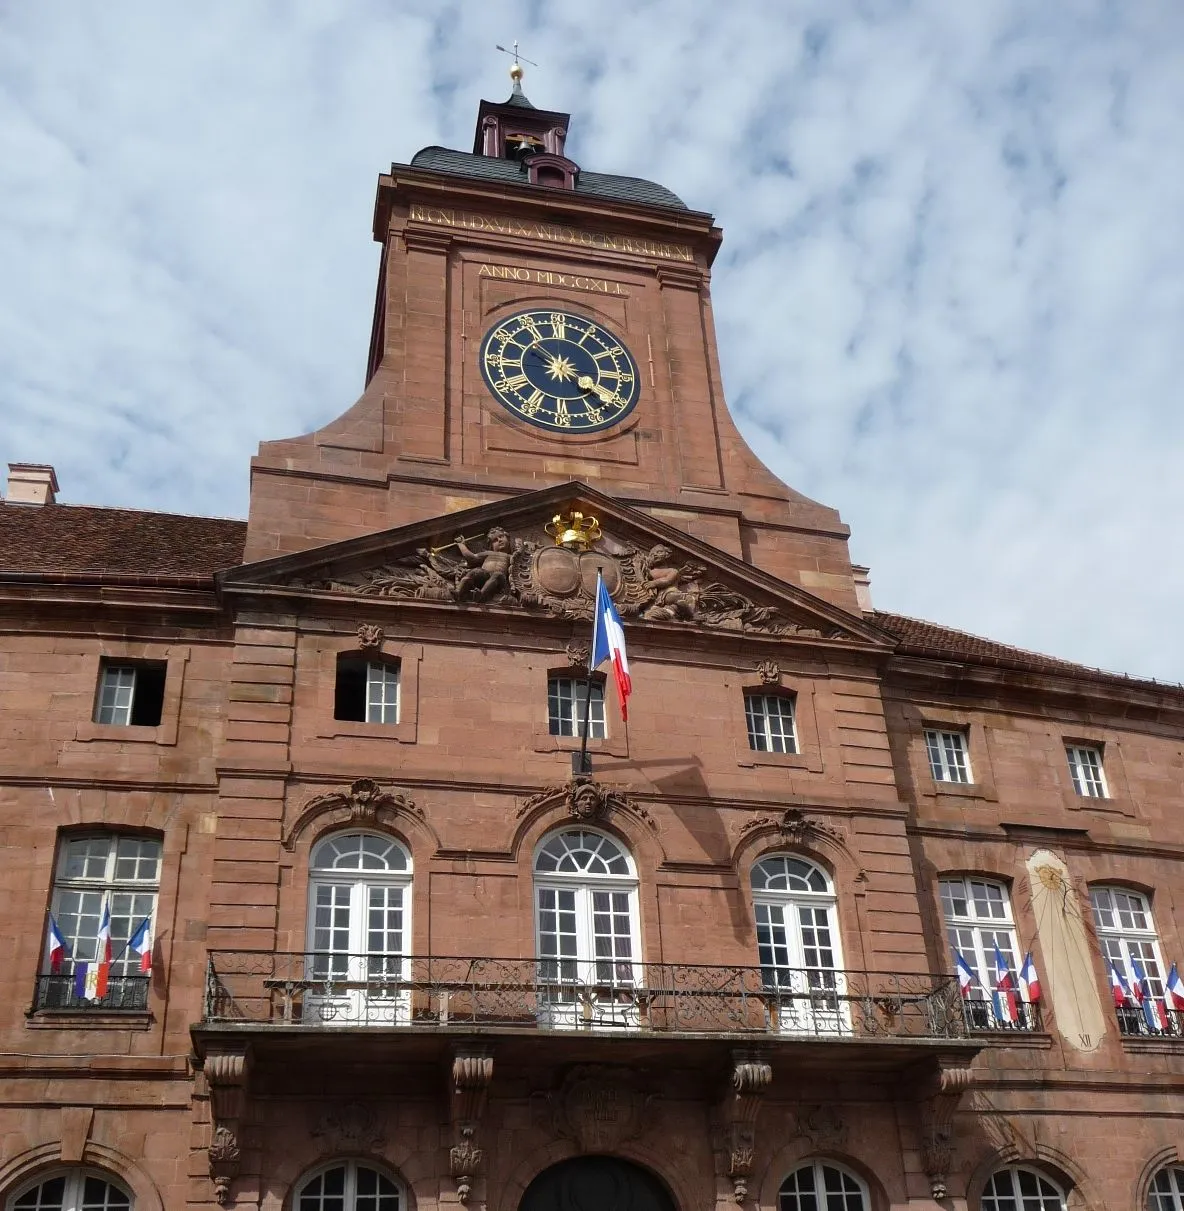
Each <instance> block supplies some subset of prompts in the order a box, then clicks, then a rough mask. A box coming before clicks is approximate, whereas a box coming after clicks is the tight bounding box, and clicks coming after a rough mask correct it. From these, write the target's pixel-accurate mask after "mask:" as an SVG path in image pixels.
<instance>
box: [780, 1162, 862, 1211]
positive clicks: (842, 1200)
mask: <svg viewBox="0 0 1184 1211" xmlns="http://www.w3.org/2000/svg"><path fill="white" fill-rule="evenodd" d="M870 1205H871V1200H870V1199H869V1198H868V1196H867V1188H866V1187H865V1186H864V1184H863V1182H861V1181H860V1180H859V1178H857V1177H856V1176H855V1174H853V1173H851V1172H850V1171H849V1170H847V1169H841V1168H840V1167H839V1166H838V1165H835V1164H832V1163H831V1162H829V1161H811V1162H810V1163H809V1164H806V1165H803V1166H802V1167H801V1168H800V1169H795V1170H794V1172H793V1173H791V1174H790V1175H789V1176H788V1177H787V1178H786V1179H785V1181H783V1182H782V1183H781V1189H780V1190H779V1191H778V1193H777V1206H778V1211H868V1209H869V1207H870Z"/></svg>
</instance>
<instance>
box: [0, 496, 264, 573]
mask: <svg viewBox="0 0 1184 1211" xmlns="http://www.w3.org/2000/svg"><path fill="white" fill-rule="evenodd" d="M246 538H247V523H246V522H245V521H234V520H231V519H229V518H222V517H188V516H185V515H183V514H179V513H149V512H145V511H142V510H139V509H101V508H93V507H91V506H89V505H60V504H54V505H40V506H38V505H14V504H7V503H4V504H0V577H3V576H4V574H5V573H7V572H26V573H27V572H40V573H53V572H59V573H65V574H70V575H75V576H76V575H80V574H84V573H88V572H93V573H96V574H102V575H104V576H148V577H164V576H169V577H172V576H181V577H186V578H190V577H192V578H197V579H202V578H209V577H212V576H213V574H214V573H215V572H217V571H220V570H221V569H223V568H233V567H237V566H238V565H239V564H240V563H242V561H243V547H244V545H245V543H246Z"/></svg>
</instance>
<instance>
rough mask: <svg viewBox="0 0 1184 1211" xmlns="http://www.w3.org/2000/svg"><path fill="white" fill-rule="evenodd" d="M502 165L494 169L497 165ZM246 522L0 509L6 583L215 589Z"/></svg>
mask: <svg viewBox="0 0 1184 1211" xmlns="http://www.w3.org/2000/svg"><path fill="white" fill-rule="evenodd" d="M495 162H496V161H495ZM246 537H247V523H246V522H245V521H236V520H234V519H233V518H224V517H190V516H186V515H184V514H179V513H150V512H146V511H144V510H140V509H103V508H94V507H91V506H89V505H61V504H54V505H41V506H37V505H13V504H7V503H3V502H0V580H3V578H4V577H5V575H6V574H11V573H16V574H26V575H27V574H34V575H37V574H40V575H43V576H46V575H47V576H52V575H54V574H59V575H61V576H63V577H69V578H71V579H89V577H90V576H91V575H93V576H94V577H95V578H96V579H115V578H119V577H145V578H150V579H162V578H183V579H185V580H190V581H201V580H206V581H212V579H213V576H214V573H215V572H220V571H223V570H225V569H228V568H234V567H238V565H239V564H241V563H242V561H243V548H244V546H245V543H246ZM868 617H869V620H870V621H871V622H874V623H875V624H876V625H877V626H878V627H881V628H882V629H883V630H885V631H887V632H888V633H889V634H890V635H892V636H894V637H895V638H896V639H897V640H898V642H899V647H898V648H897V654H898V655H902V656H917V657H922V658H928V659H933V660H945V661H960V662H964V663H967V664H976V665H985V666H989V667H993V668H1002V669H1015V670H1016V671H1019V672H1030V673H1043V674H1051V675H1059V676H1062V677H1070V678H1073V679H1075V680H1078V681H1081V680H1085V681H1092V682H1098V683H1104V684H1110V685H1122V686H1127V687H1134V688H1145V689H1150V690H1154V691H1156V692H1159V693H1162V692H1164V691H1165V690H1167V691H1172V690H1176V691H1178V690H1180V689H1181V688H1184V687H1180V686H1176V685H1172V684H1170V683H1164V682H1158V681H1148V680H1144V679H1140V678H1135V677H1126V676H1124V675H1123V674H1121V673H1108V672H1105V671H1103V670H1101V669H1091V668H1088V667H1087V666H1085V665H1081V664H1074V663H1073V662H1072V661H1069V660H1058V659H1057V658H1056V657H1055V656H1045V655H1042V654H1041V653H1039V652H1029V651H1026V650H1025V649H1023V648H1016V647H1011V646H1010V645H1008V644H1005V643H997V642H995V640H993V639H984V638H982V637H981V636H978V635H970V634H968V633H967V632H965V631H955V630H952V629H951V628H950V627H943V626H938V625H937V623H933V622H925V621H923V620H922V619H919V618H908V617H906V616H905V615H903V614H892V613H889V612H888V611H886V610H875V611H873V613H872V614H870V615H869V616H868Z"/></svg>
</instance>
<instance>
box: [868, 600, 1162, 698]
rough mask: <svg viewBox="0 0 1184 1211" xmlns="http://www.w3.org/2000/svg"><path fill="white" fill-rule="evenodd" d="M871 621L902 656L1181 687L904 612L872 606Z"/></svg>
mask: <svg viewBox="0 0 1184 1211" xmlns="http://www.w3.org/2000/svg"><path fill="white" fill-rule="evenodd" d="M869 617H870V619H871V621H872V622H874V623H875V624H876V625H877V626H879V627H882V628H883V629H884V630H885V631H887V632H888V633H889V634H890V635H893V636H895V637H896V639H897V640H898V641H899V643H900V647H899V648H898V649H897V651H898V653H899V654H900V655H902V656H924V657H929V658H930V659H934V660H954V661H962V662H965V663H967V664H981V665H991V666H994V667H996V668H1005V669H1015V670H1017V671H1019V672H1028V673H1044V674H1052V675H1060V676H1063V677H1074V678H1077V679H1078V680H1081V679H1085V680H1087V681H1105V682H1109V683H1110V684H1121V685H1127V686H1142V687H1146V688H1148V689H1155V690H1165V689H1166V690H1174V689H1180V688H1181V687H1180V686H1177V685H1175V684H1173V683H1171V682H1162V681H1148V680H1145V679H1142V678H1138V677H1128V676H1126V675H1125V674H1123V673H1108V672H1106V671H1105V670H1103V669H1091V668H1089V667H1088V666H1087V665H1083V664H1074V663H1073V662H1072V661H1070V660H1058V659H1057V658H1056V657H1055V656H1044V655H1042V654H1041V653H1039V652H1029V651H1027V650H1026V649H1025V648H1014V647H1011V646H1010V645H1008V644H1006V643H997V642H996V641H995V640H993V639H983V638H982V637H981V636H979V635H971V634H968V633H967V632H966V631H955V630H952V629H951V628H949V627H943V626H938V625H937V623H935V622H925V621H923V620H922V619H920V618H908V617H906V616H905V615H903V614H890V613H888V612H887V611H885V610H875V611H873V612H872V614H871V615H870V616H869Z"/></svg>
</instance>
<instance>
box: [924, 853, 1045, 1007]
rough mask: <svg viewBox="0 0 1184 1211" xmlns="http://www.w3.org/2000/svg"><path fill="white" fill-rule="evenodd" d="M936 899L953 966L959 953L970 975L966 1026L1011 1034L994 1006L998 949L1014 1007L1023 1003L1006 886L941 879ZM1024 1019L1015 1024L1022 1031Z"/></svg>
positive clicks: (1020, 957)
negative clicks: (1012, 985) (1007, 973)
mask: <svg viewBox="0 0 1184 1211" xmlns="http://www.w3.org/2000/svg"><path fill="white" fill-rule="evenodd" d="M938 893H939V896H940V898H941V916H942V923H943V925H944V926H945V935H946V945H947V946H948V947H949V949H950V960H951V963H953V962H954V960H955V952H957V953H958V954H961V955H962V957H963V958H964V959H965V960H966V963H967V965H968V966H969V967H970V970H971V971H972V972H973V973H974V983H973V984H972V985H971V994H970V997H969V998H968V999H967V1000H968V1003H967V1006H966V1012H967V1015H968V1018H969V1021H970V1024H971V1025H972V1026H976V1027H978V1028H979V1029H986V1030H1004V1029H1014V1026H1013V1024H1012V1023H1011V1022H1009V1021H1007V1019H1006V1018H1005V1017H1003V1015H1002V1014H1001V1013H1000V1010H999V1006H998V1005H997V1004H996V1002H995V946H996V945H998V947H999V953H1000V954H1001V955H1002V956H1003V958H1004V960H1005V961H1006V963H1007V965H1008V968H1009V969H1010V971H1011V977H1012V979H1013V980H1014V981H1015V996H1016V1001H1017V1003H1023V1000H1024V999H1023V996H1022V994H1021V992H1020V986H1019V978H1020V966H1021V965H1022V963H1023V953H1022V952H1021V951H1020V948H1019V939H1018V937H1017V936H1016V930H1015V918H1014V916H1013V915H1012V911H1011V895H1010V892H1009V890H1008V887H1007V884H1006V883H1003V882H1001V881H1000V880H997V879H977V878H975V877H974V876H972V875H943V876H942V877H941V879H940V880H939V884H938ZM959 903H963V904H965V906H966V907H965V911H964V912H959V911H958V904H959ZM1027 1016H1028V1015H1027V1012H1026V1011H1025V1012H1023V1013H1021V1020H1020V1022H1019V1023H1018V1024H1019V1025H1021V1026H1024V1025H1026V1024H1027V1023H1026V1018H1027Z"/></svg>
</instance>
